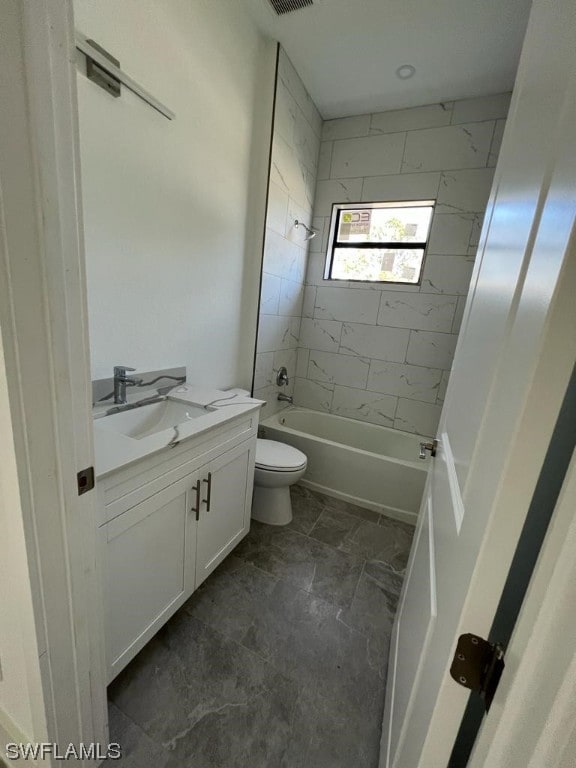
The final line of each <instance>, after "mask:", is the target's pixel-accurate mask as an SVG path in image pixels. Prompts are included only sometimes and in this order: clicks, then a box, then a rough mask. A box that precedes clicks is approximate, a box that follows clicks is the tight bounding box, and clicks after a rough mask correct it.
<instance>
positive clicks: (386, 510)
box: [298, 479, 418, 525]
mask: <svg viewBox="0 0 576 768" xmlns="http://www.w3.org/2000/svg"><path fill="white" fill-rule="evenodd" d="M298 485H303V486H304V488H310V490H312V491H318V493H323V494H324V495H325V496H332V498H334V499H340V500H341V501H347V502H348V503H349V504H355V505H356V506H357V507H364V509H370V510H371V511H372V512H379V513H380V514H381V515H384V517H389V518H391V519H392V520H398V521H399V522H401V523H408V525H416V522H417V520H418V515H417V514H416V513H415V512H407V511H406V510H405V509H396V508H395V507H385V506H384V505H382V504H376V503H375V502H373V501H369V500H368V499H362V498H360V497H359V496H352V495H351V494H349V493H342V491H335V490H334V489H333V488H327V487H326V486H324V485H319V484H318V483H313V482H311V481H310V480H305V479H304V480H299V482H298Z"/></svg>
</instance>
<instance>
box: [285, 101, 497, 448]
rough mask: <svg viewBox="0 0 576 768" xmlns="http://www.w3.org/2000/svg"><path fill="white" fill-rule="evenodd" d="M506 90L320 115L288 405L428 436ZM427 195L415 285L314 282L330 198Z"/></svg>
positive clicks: (469, 269) (457, 321)
mask: <svg viewBox="0 0 576 768" xmlns="http://www.w3.org/2000/svg"><path fill="white" fill-rule="evenodd" d="M508 106H509V94H501V95H497V96H491V97H486V98H478V99H467V100H463V101H456V102H452V103H449V104H432V105H428V106H423V107H417V108H414V109H404V110H398V111H393V112H382V113H376V114H371V115H359V116H355V117H347V118H342V119H338V120H329V121H326V122H324V124H323V131H322V143H321V146H320V158H319V165H318V181H317V185H316V200H315V205H314V218H313V225H314V226H315V227H316V228H317V229H318V231H319V234H318V236H317V237H316V238H315V239H314V240H312V241H311V243H310V252H309V258H308V267H307V274H306V286H305V289H304V298H303V304H302V321H301V324H300V333H299V349H298V359H297V365H296V375H297V378H296V383H295V388H294V399H295V402H296V404H297V405H301V406H304V407H308V408H313V409H316V410H324V411H329V412H330V413H335V414H338V415H340V416H348V417H351V418H354V419H360V420H363V421H369V422H372V423H375V424H381V425H384V426H387V427H392V428H395V429H401V430H405V431H408V432H418V433H420V434H423V435H430V436H433V435H434V434H435V431H436V428H437V425H438V419H439V416H440V411H441V406H442V403H443V400H444V394H445V391H446V385H447V382H448V376H449V372H450V368H451V365H452V358H453V355H454V348H455V346H456V341H457V338H458V331H459V329H460V323H461V320H462V314H463V310H464V303H465V300H466V294H467V291H468V286H469V282H470V276H471V273H472V268H473V264H474V258H475V255H476V248H477V245H478V239H479V234H480V229H481V226H482V218H483V215H484V210H485V208H486V203H487V201H488V196H489V192H490V187H491V184H492V177H493V174H494V166H495V165H496V160H497V157H498V152H499V148H500V142H501V139H502V132H503V129H504V124H505V117H506V114H507V110H508ZM403 199H404V200H410V199H412V200H427V199H433V200H436V208H435V212H434V217H433V220H432V227H431V232H430V239H429V245H428V249H427V254H426V261H425V266H424V272H423V277H422V284H421V285H420V286H406V285H396V286H394V285H387V286H383V285H381V284H370V283H356V282H340V281H338V282H328V281H324V280H323V271H324V264H325V258H326V250H327V240H328V230H329V225H330V214H331V210H332V204H333V203H347V202H352V203H356V202H358V203H361V202H370V201H387V200H403Z"/></svg>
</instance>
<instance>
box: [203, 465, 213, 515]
mask: <svg viewBox="0 0 576 768" xmlns="http://www.w3.org/2000/svg"><path fill="white" fill-rule="evenodd" d="M202 482H203V483H206V485H207V486H208V488H207V490H206V498H205V499H202V502H203V503H204V504H206V512H210V499H211V497H212V472H208V480H202Z"/></svg>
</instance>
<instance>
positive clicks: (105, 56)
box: [76, 31, 175, 120]
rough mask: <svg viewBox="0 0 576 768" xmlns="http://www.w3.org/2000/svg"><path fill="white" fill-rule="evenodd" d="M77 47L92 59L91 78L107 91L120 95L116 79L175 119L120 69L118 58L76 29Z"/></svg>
mask: <svg viewBox="0 0 576 768" xmlns="http://www.w3.org/2000/svg"><path fill="white" fill-rule="evenodd" d="M76 48H77V49H78V50H79V51H81V52H82V53H83V54H84V55H85V56H86V60H87V62H88V61H92V64H91V65H90V67H91V68H92V72H93V74H94V75H95V76H94V77H91V78H90V79H91V80H93V81H94V82H96V83H97V84H98V85H99V86H101V87H102V88H104V90H105V91H107V92H108V93H113V95H114V96H118V95H119V94H118V93H114V89H115V85H114V81H116V82H117V83H118V84H119V83H122V85H124V86H125V87H126V88H128V90H129V91H132V93H135V94H136V96H138V97H139V98H141V99H142V100H143V101H145V102H146V103H147V104H149V105H150V106H151V107H153V108H154V109H155V110H157V111H158V112H160V114H161V115H164V117H166V118H168V120H173V119H174V117H175V115H174V112H172V110H171V109H168V107H166V106H165V105H164V104H162V102H160V101H158V99H156V98H155V97H154V96H152V94H151V93H149V92H148V91H147V90H146V89H145V88H143V87H142V86H141V85H139V84H138V83H137V82H136V81H135V80H134V79H133V78H131V77H130V75H128V74H127V73H126V72H124V71H123V70H122V69H120V67H119V66H118V65H117V64H116V61H117V60H116V59H115V58H114V57H113V56H111V55H110V54H109V53H108V51H106V50H104V49H103V48H102V47H101V46H100V45H98V43H95V42H94V40H88V39H87V38H86V37H85V36H84V35H83V34H81V33H80V32H78V31H76ZM95 65H96V66H97V69H95ZM87 73H88V64H87Z"/></svg>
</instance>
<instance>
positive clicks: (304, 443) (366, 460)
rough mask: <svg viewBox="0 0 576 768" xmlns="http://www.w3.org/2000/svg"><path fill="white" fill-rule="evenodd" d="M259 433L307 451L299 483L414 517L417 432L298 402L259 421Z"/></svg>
mask: <svg viewBox="0 0 576 768" xmlns="http://www.w3.org/2000/svg"><path fill="white" fill-rule="evenodd" d="M259 434H260V436H261V437H266V438H268V439H270V440H279V441H281V442H284V443H288V444H289V445H293V446H294V447H296V448H299V449H300V450H301V451H303V452H304V453H305V454H306V456H308V468H307V470H306V475H305V476H304V479H303V480H301V481H300V482H301V483H302V485H306V486H308V487H309V488H312V489H314V490H317V491H320V492H322V493H325V494H327V495H329V496H335V497H336V498H339V499H344V500H346V501H349V502H351V503H353V504H358V505H359V506H362V507H366V508H367V509H373V510H376V511H377V512H382V513H383V514H385V515H388V516H389V517H393V518H396V519H397V520H403V521H404V522H407V523H415V522H416V518H417V515H418V510H419V509H420V501H421V499H422V492H423V491H424V483H425V481H426V475H427V472H428V465H429V459H426V460H422V459H419V458H418V454H419V447H420V446H419V443H420V441H421V440H424V438H422V437H420V436H419V435H412V434H409V433H407V432H400V431H398V430H396V429H388V428H387V427H380V426H376V425H374V424H368V423H366V422H362V421H355V420H354V419H346V418H344V417H342V416H333V415H332V414H330V413H322V412H320V411H310V410H307V409H305V408H297V407H292V408H287V409H286V410H284V411H280V413H277V414H275V415H274V416H271V417H270V418H268V419H266V420H265V421H263V422H262V424H261V425H260V430H259Z"/></svg>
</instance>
